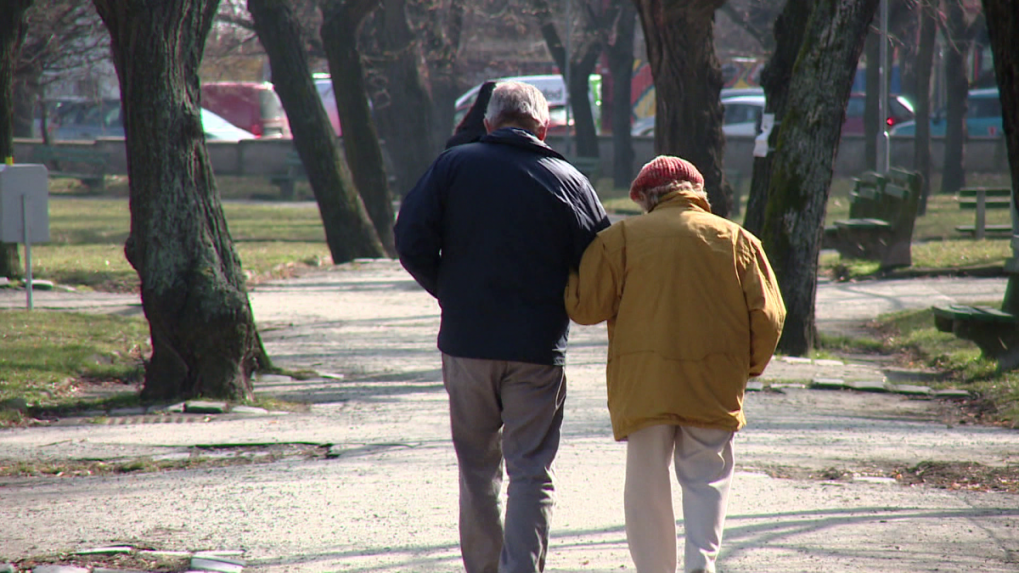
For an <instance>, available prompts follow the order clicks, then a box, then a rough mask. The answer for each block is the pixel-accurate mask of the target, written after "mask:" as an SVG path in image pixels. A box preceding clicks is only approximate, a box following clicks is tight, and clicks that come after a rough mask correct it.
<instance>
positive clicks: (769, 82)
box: [743, 0, 814, 235]
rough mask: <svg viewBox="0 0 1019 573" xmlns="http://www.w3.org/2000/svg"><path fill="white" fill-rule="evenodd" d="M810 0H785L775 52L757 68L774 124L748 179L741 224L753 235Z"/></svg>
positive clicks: (759, 224) (763, 208) (760, 221)
mask: <svg viewBox="0 0 1019 573" xmlns="http://www.w3.org/2000/svg"><path fill="white" fill-rule="evenodd" d="M813 5H814V2H813V0H787V2H786V4H785V8H784V9H783V10H782V12H781V14H779V16H778V18H776V19H775V31H774V36H775V42H774V44H775V53H774V54H772V56H771V59H770V60H768V64H767V65H766V66H765V67H764V70H763V71H762V72H761V86H762V87H763V88H764V94H765V109H764V111H765V113H770V114H774V115H775V122H776V126H775V129H773V130H771V136H770V137H769V139H768V148H769V149H770V150H771V151H769V152H768V154H767V155H766V156H764V157H755V158H754V178H753V180H752V181H751V182H750V195H749V197H748V198H747V213H746V215H745V216H744V218H743V226H744V227H745V228H746V229H747V230H748V231H750V232H751V233H753V234H755V235H760V234H761V231H762V230H763V229H764V218H765V215H766V213H767V208H768V188H769V186H770V185H771V172H772V167H773V165H774V161H775V153H774V149H775V146H776V145H777V144H778V129H779V127H780V126H781V125H782V121H783V119H785V110H786V108H787V107H788V106H787V102H788V99H789V97H788V95H789V85H790V84H791V83H792V76H793V65H794V64H796V56H797V55H798V54H799V53H800V47H801V45H802V44H803V36H804V34H805V33H806V29H807V21H808V20H809V19H810V12H811V10H812V9H813Z"/></svg>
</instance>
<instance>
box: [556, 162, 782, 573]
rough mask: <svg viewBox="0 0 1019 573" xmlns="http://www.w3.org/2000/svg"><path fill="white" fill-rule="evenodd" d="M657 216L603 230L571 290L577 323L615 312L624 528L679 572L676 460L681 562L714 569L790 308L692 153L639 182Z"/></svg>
mask: <svg viewBox="0 0 1019 573" xmlns="http://www.w3.org/2000/svg"><path fill="white" fill-rule="evenodd" d="M630 198H631V199H633V201H634V202H636V203H637V204H638V205H640V207H641V208H642V209H643V210H644V211H645V212H646V214H644V215H641V216H639V217H631V218H629V219H625V220H622V221H620V222H618V223H616V224H614V225H612V226H611V227H610V228H608V229H605V230H604V231H601V232H600V233H599V234H598V237H597V238H596V239H595V240H594V242H592V243H591V245H590V246H589V247H588V248H587V250H586V251H585V252H584V256H583V259H582V261H581V264H580V270H579V274H578V273H573V274H572V275H571V277H570V282H569V285H568V287H567V291H566V309H567V312H568V313H569V315H570V318H572V319H573V320H574V321H576V322H578V323H580V324H596V323H598V322H601V321H603V320H607V321H608V333H609V350H608V368H607V381H608V406H609V413H610V416H611V419H612V430H613V433H614V435H615V438H616V439H617V440H626V441H627V447H626V452H627V453H626V456H627V458H626V486H625V488H624V489H625V491H624V496H623V497H624V506H625V512H626V537H627V542H628V544H629V548H630V555H631V556H632V557H633V561H634V564H635V565H636V566H637V571H638V572H640V573H664V572H670V573H671V572H674V571H675V570H676V522H675V518H674V517H673V508H672V502H671V500H672V493H671V487H670V477H669V466H670V460H671V463H672V464H674V466H675V471H676V477H677V478H678V481H679V485H680V487H681V488H682V492H683V524H684V530H685V533H686V549H685V559H684V567H685V570H686V571H688V572H691V571H705V572H713V571H715V560H716V559H717V557H718V552H719V548H720V546H721V541H722V527H723V522H724V519H725V511H726V500H727V498H728V492H729V484H730V481H731V479H732V474H733V450H732V445H733V436H734V433H735V432H736V430H739V429H740V428H742V427H743V425H744V424H745V423H746V421H745V419H744V417H743V393H744V390H745V388H746V384H747V380H748V379H749V378H750V377H752V376H758V375H760V374H761V373H762V372H763V371H764V367H765V366H766V365H767V364H768V361H769V360H770V359H771V357H772V354H773V353H774V351H775V346H776V344H777V343H778V339H779V336H780V334H781V332H782V325H783V321H784V320H785V307H784V305H783V302H782V295H781V294H780V293H779V289H778V285H777V284H776V283H775V277H774V275H773V273H772V269H771V265H770V263H769V262H768V258H767V257H766V256H765V253H764V250H763V249H762V247H761V244H760V242H759V241H758V239H757V238H756V237H754V236H753V235H752V234H750V233H749V232H747V231H746V230H745V229H743V228H742V227H740V226H739V225H737V224H735V223H733V222H731V221H728V220H726V219H723V218H721V217H718V216H716V215H712V214H711V207H710V205H709V203H708V199H707V195H706V194H705V192H704V178H703V177H702V176H701V174H700V172H699V171H697V168H696V167H694V166H693V165H692V164H691V163H690V162H688V161H686V160H684V159H681V158H678V157H669V156H660V157H657V158H655V159H654V160H652V161H651V162H650V163H648V164H647V165H645V166H644V167H643V169H641V171H640V174H639V175H638V176H637V178H636V179H635V180H634V182H633V185H632V186H631V188H630Z"/></svg>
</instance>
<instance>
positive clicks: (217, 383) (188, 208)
mask: <svg viewBox="0 0 1019 573" xmlns="http://www.w3.org/2000/svg"><path fill="white" fill-rule="evenodd" d="M94 3H95V7H96V9H97V11H98V12H99V15H100V17H101V18H102V20H103V22H104V23H105V24H106V28H107V30H109V33H110V38H111V52H112V57H113V63H114V66H115V67H116V70H117V76H118V77H119V79H120V94H121V102H122V106H123V109H124V127H125V130H124V131H125V139H126V146H127V173H128V177H129V179H130V188H129V195H130V211H131V231H130V234H129V236H128V239H127V244H126V245H125V247H124V252H125V254H126V255H127V260H128V261H129V262H130V263H131V266H133V267H134V268H135V270H136V271H137V272H138V277H139V279H140V282H141V299H142V307H143V309H144V311H145V317H146V318H147V319H148V321H149V330H150V333H151V336H152V356H151V358H150V359H149V361H148V362H147V364H146V367H145V385H144V388H143V390H142V395H143V396H144V397H146V398H150V399H155V400H169V399H180V398H189V397H195V396H205V397H210V398H220V399H231V400H246V399H250V398H251V397H252V382H251V374H252V373H253V372H254V371H255V369H256V368H257V367H259V366H263V367H269V366H270V365H269V364H268V358H267V357H266V355H265V350H264V349H263V348H262V342H261V338H260V337H259V335H258V330H257V329H256V328H255V321H254V317H253V315H252V312H251V305H250V303H249V302H248V294H247V291H246V289H245V277H244V273H243V272H242V269H241V261H240V259H239V258H238V256H237V253H236V251H235V250H234V246H233V242H232V240H231V239H230V233H229V231H228V229H227V223H226V219H225V218H224V217H223V209H222V205H221V203H220V200H219V193H218V191H217V189H216V181H215V178H214V177H213V174H212V164H211V162H210V161H209V156H208V152H207V151H206V147H205V137H204V135H203V132H202V122H201V116H200V109H201V106H200V102H199V97H200V92H199V80H198V67H199V65H200V64H201V61H202V54H203V50H204V45H205V38H206V36H207V35H208V32H209V29H210V27H211V26H212V22H213V18H214V16H215V14H216V8H217V7H218V5H219V1H218V0H144V1H142V0H94Z"/></svg>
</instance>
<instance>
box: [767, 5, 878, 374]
mask: <svg viewBox="0 0 1019 573" xmlns="http://www.w3.org/2000/svg"><path fill="white" fill-rule="evenodd" d="M877 3H878V0H819V1H818V2H817V3H816V7H815V8H814V11H813V14H811V17H810V21H809V22H808V23H807V27H806V35H805V36H804V39H803V46H802V48H801V49H800V55H799V57H798V58H797V60H796V66H795V74H794V76H793V78H792V85H791V86H790V87H789V100H788V102H787V108H786V114H785V117H784V119H783V121H782V124H781V125H780V126H779V133H778V145H777V146H776V151H775V163H774V165H773V167H772V169H773V171H772V177H771V185H770V189H769V191H768V195H769V196H770V201H769V202H768V215H767V217H766V220H765V224H764V230H763V232H762V234H761V240H762V242H763V243H764V246H765V249H766V251H767V253H768V256H769V257H770V259H771V262H772V266H773V267H774V269H775V275H776V277H777V278H778V283H779V285H780V286H781V289H782V297H783V298H784V300H785V304H786V312H787V314H786V321H785V327H784V329H783V332H782V339H781V340H780V341H779V348H780V349H781V351H782V352H784V353H786V354H790V355H794V356H803V355H804V354H806V353H808V352H809V351H810V350H811V349H813V347H814V345H815V341H816V337H817V331H816V326H815V322H814V300H815V296H816V294H817V258H818V254H819V253H820V247H821V236H822V234H823V232H824V216H825V209H826V207H827V203H828V191H829V186H830V184H831V178H832V166H833V164H834V161H835V154H836V151H837V150H838V145H839V136H840V134H841V130H842V117H843V114H844V110H845V109H846V103H847V102H848V100H849V92H850V89H851V88H852V84H853V76H854V75H855V73H856V65H857V63H858V62H859V58H860V52H861V51H862V50H863V42H864V37H865V36H866V33H867V27H868V24H869V23H870V21H871V19H872V18H873V17H874V12H875V9H876V7H877Z"/></svg>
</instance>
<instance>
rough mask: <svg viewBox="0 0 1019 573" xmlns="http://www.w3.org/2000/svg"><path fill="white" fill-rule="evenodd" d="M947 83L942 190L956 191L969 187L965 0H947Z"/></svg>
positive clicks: (967, 38)
mask: <svg viewBox="0 0 1019 573" xmlns="http://www.w3.org/2000/svg"><path fill="white" fill-rule="evenodd" d="M945 4H946V8H947V10H946V12H947V15H946V23H945V24H946V25H945V35H946V36H947V37H948V41H947V42H946V46H945V83H946V86H947V88H948V89H947V94H946V96H947V102H946V110H945V112H946V113H945V122H946V123H945V160H944V164H945V166H944V170H943V171H942V179H941V191H942V193H955V192H956V191H958V190H959V189H960V188H962V187H965V186H966V171H965V169H964V168H963V165H962V162H963V149H964V147H965V144H966V107H967V106H966V96H967V95H969V80H967V79H966V58H967V56H968V55H969V48H970V45H971V42H970V39H969V37H968V33H967V31H966V28H967V26H966V15H965V12H964V11H963V7H962V0H946V2H945Z"/></svg>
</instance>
